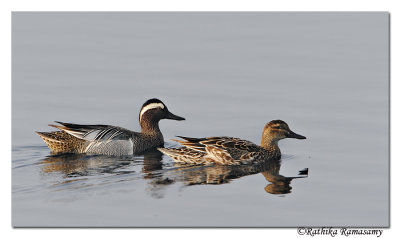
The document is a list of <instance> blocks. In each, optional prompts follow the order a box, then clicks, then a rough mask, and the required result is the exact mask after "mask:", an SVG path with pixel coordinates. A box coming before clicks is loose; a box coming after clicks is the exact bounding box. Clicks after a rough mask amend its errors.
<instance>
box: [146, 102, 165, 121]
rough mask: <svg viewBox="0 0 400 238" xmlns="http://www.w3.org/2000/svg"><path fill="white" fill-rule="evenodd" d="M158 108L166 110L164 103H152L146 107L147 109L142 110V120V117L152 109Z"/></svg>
mask: <svg viewBox="0 0 400 238" xmlns="http://www.w3.org/2000/svg"><path fill="white" fill-rule="evenodd" d="M157 107H161V108H162V109H164V104H162V103H150V104H149V105H146V106H145V107H143V108H142V110H141V111H140V118H142V115H143V114H144V113H145V112H147V111H148V110H150V109H154V108H157Z"/></svg>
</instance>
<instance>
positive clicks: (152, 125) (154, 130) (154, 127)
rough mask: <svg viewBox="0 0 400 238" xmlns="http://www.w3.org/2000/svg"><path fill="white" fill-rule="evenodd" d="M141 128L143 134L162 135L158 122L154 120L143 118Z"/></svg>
mask: <svg viewBox="0 0 400 238" xmlns="http://www.w3.org/2000/svg"><path fill="white" fill-rule="evenodd" d="M139 123H140V127H141V128H142V133H143V134H149V135H161V136H162V133H161V130H160V127H159V126H158V121H154V120H145V118H141V121H140V122H139Z"/></svg>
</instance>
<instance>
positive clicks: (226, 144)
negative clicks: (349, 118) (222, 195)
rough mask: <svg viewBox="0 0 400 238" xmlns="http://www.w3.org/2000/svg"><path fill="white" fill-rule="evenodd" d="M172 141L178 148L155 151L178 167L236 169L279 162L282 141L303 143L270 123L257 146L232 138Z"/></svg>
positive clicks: (286, 128)
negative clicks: (268, 160)
mask: <svg viewBox="0 0 400 238" xmlns="http://www.w3.org/2000/svg"><path fill="white" fill-rule="evenodd" d="M179 137H180V138H182V139H184V140H174V141H177V142H178V143H180V144H181V145H183V146H184V147H181V148H159V150H160V151H161V152H163V153H164V154H166V155H168V156H170V157H171V158H173V159H174V160H175V161H176V162H179V163H189V164H220V165H239V164H248V163H259V162H260V161H265V160H266V159H274V158H275V159H279V158H280V157H281V151H280V149H279V147H278V141H279V140H281V139H284V138H296V139H305V138H306V137H304V136H301V135H298V134H296V133H294V132H293V131H291V130H290V129H289V126H288V125H287V124H286V122H284V121H282V120H273V121H271V122H269V123H267V124H266V125H265V127H264V130H263V134H262V137H261V145H260V146H258V145H256V144H254V143H253V142H250V141H247V140H243V139H239V138H234V137H206V138H190V137H182V136H179Z"/></svg>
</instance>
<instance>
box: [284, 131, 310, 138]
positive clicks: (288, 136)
mask: <svg viewBox="0 0 400 238" xmlns="http://www.w3.org/2000/svg"><path fill="white" fill-rule="evenodd" d="M286 137H287V138H295V139H300V140H304V139H306V137H305V136H302V135H299V134H296V133H294V132H293V131H290V132H289V134H288V135H287V136H286Z"/></svg>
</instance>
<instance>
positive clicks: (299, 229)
mask: <svg viewBox="0 0 400 238" xmlns="http://www.w3.org/2000/svg"><path fill="white" fill-rule="evenodd" d="M297 234H299V235H304V234H306V228H304V227H299V228H297Z"/></svg>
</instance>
